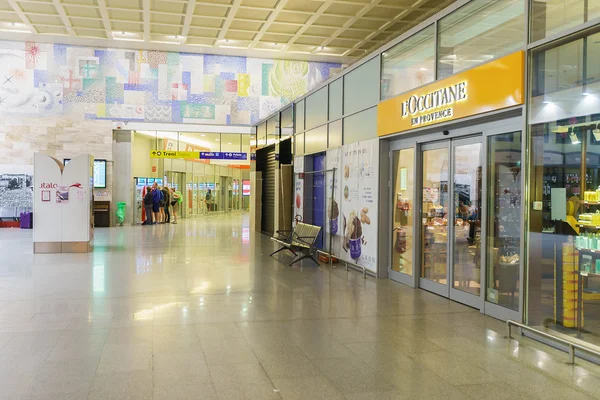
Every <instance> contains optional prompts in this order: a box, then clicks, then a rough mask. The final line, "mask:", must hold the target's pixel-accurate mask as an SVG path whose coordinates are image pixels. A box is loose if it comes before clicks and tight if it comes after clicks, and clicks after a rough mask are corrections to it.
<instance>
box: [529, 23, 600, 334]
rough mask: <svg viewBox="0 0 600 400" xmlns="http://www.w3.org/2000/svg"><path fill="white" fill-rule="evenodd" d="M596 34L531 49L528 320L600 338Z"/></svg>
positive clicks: (599, 123)
mask: <svg viewBox="0 0 600 400" xmlns="http://www.w3.org/2000/svg"><path fill="white" fill-rule="evenodd" d="M598 40H600V34H594V35H590V36H587V37H583V38H578V39H576V40H573V41H571V42H569V43H564V44H560V45H558V46H556V47H554V48H549V49H543V50H538V51H536V52H534V53H533V54H532V56H531V57H532V63H531V64H530V65H531V66H532V68H533V71H532V77H533V82H532V93H531V99H530V117H529V124H530V125H529V130H530V162H529V164H530V167H529V171H530V174H529V184H528V188H529V198H530V200H531V203H532V206H531V209H530V211H529V233H528V236H527V243H528V244H527V247H528V253H529V255H528V256H529V262H528V264H527V268H528V282H529V284H528V288H527V289H528V298H527V322H528V323H529V324H530V325H533V326H544V327H548V328H550V329H552V330H555V331H556V332H560V333H561V334H563V335H565V334H566V335H572V336H574V337H577V338H578V339H582V340H585V341H588V342H592V343H593V344H596V345H599V344H600V76H599V70H598V67H597V64H598V60H597V54H598V44H596V43H595V42H596V41H598Z"/></svg>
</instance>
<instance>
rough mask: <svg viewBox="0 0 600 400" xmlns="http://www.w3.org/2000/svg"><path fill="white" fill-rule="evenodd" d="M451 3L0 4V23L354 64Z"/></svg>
mask: <svg viewBox="0 0 600 400" xmlns="http://www.w3.org/2000/svg"><path fill="white" fill-rule="evenodd" d="M453 1H454V0H195V1H190V0H0V21H2V22H5V25H4V26H5V27H6V26H7V27H9V29H5V30H11V29H14V31H15V33H16V32H23V30H25V31H27V30H31V31H32V37H33V38H34V39H35V38H36V37H40V38H41V37H43V36H47V35H69V37H70V39H69V41H70V42H75V43H77V44H82V45H85V44H86V38H90V37H92V38H101V39H105V40H106V41H107V42H110V41H113V40H118V41H119V45H120V46H123V42H124V41H128V40H129V41H131V42H130V44H131V46H132V47H134V48H153V47H156V46H154V45H153V43H161V44H165V43H168V44H170V45H172V47H173V50H176V49H177V48H180V49H181V51H198V52H203V51H208V50H207V48H219V47H222V48H227V49H242V50H245V51H246V52H245V53H244V54H251V55H254V54H256V55H257V56H262V57H267V56H268V57H273V56H276V57H282V58H285V57H286V54H290V55H291V54H295V55H297V54H310V55H311V59H313V60H319V59H322V60H323V61H334V60H339V61H340V62H343V63H347V64H350V63H352V61H353V60H354V59H356V58H357V57H363V56H364V55H365V54H366V53H367V52H369V51H372V50H374V49H376V48H378V47H379V46H381V45H382V44H384V43H386V42H388V41H389V40H391V39H393V38H394V37H396V36H398V35H400V34H402V33H403V32H405V31H406V30H408V29H410V28H411V27H412V26H414V25H415V24H418V23H419V22H421V21H423V20H424V19H426V18H428V17H429V16H431V15H433V13H435V12H437V11H438V10H439V9H441V8H442V7H445V6H447V5H449V4H451V3H452V2H453ZM63 11H64V12H63ZM107 45H108V44H107ZM187 46H198V47H197V49H194V48H192V49H190V47H187ZM267 52H268V53H267ZM232 54H236V53H235V52H232ZM298 57H300V56H295V58H298Z"/></svg>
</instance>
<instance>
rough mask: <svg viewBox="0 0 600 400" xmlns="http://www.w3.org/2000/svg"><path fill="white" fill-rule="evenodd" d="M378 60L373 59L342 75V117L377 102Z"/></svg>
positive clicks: (377, 58) (376, 58)
mask: <svg viewBox="0 0 600 400" xmlns="http://www.w3.org/2000/svg"><path fill="white" fill-rule="evenodd" d="M379 60H380V58H379V57H375V58H373V59H371V60H369V61H367V62H366V63H364V64H362V65H361V66H359V67H357V68H356V69H355V70H353V71H350V72H348V73H347V74H346V75H344V115H349V114H353V113H355V112H358V111H360V110H364V109H365V108H367V107H371V106H374V105H376V104H377V102H378V101H379V81H380V79H379V78H380V75H381V65H380V61H379Z"/></svg>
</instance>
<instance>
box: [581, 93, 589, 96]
mask: <svg viewBox="0 0 600 400" xmlns="http://www.w3.org/2000/svg"><path fill="white" fill-rule="evenodd" d="M582 94H583V95H584V96H589V95H590V94H589V93H588V92H583V93H582Z"/></svg>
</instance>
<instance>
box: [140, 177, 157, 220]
mask: <svg viewBox="0 0 600 400" xmlns="http://www.w3.org/2000/svg"><path fill="white" fill-rule="evenodd" d="M144 211H146V220H145V221H144V222H143V223H142V225H152V223H153V222H154V218H153V215H152V188H151V187H150V186H146V195H145V196H144Z"/></svg>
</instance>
